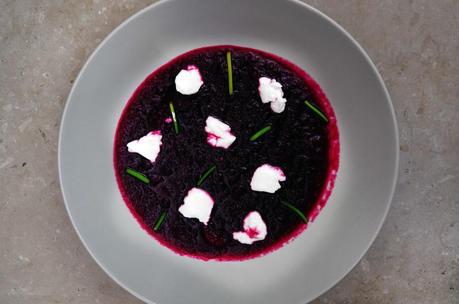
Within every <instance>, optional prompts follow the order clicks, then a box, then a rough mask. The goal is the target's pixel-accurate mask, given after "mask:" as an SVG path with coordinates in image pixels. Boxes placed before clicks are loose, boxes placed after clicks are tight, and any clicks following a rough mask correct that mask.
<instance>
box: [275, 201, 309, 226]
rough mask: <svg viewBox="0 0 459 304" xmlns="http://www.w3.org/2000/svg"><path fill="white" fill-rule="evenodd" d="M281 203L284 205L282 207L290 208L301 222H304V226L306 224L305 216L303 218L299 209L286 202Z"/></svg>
mask: <svg viewBox="0 0 459 304" xmlns="http://www.w3.org/2000/svg"><path fill="white" fill-rule="evenodd" d="M281 203H282V204H283V205H284V206H287V207H288V208H290V209H291V210H292V211H293V212H295V213H296V214H297V215H298V216H299V217H301V219H302V220H303V222H305V223H306V224H307V223H308V219H307V218H306V216H304V214H303V212H301V211H300V209H298V208H297V207H295V206H293V205H292V204H290V203H287V202H284V201H281Z"/></svg>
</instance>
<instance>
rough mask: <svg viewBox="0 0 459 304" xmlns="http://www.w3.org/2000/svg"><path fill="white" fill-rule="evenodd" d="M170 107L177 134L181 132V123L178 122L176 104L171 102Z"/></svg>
mask: <svg viewBox="0 0 459 304" xmlns="http://www.w3.org/2000/svg"><path fill="white" fill-rule="evenodd" d="M169 108H170V109H171V114H172V121H173V122H174V129H175V134H178V133H179V124H178V122H177V117H176V116H175V109H174V104H173V103H172V101H171V102H169Z"/></svg>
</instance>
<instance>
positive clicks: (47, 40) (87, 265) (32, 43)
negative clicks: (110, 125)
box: [0, 0, 459, 304]
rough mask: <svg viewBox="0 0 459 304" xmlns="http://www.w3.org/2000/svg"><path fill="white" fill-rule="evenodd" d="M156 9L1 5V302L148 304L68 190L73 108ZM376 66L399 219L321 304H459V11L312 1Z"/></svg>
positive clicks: (449, 1)
mask: <svg viewBox="0 0 459 304" xmlns="http://www.w3.org/2000/svg"><path fill="white" fill-rule="evenodd" d="M151 2H152V1H141V0H138V1H134V0H126V1H109V0H94V1H89V0H85V1H69V0H65V1H57V0H55V1H51V0H46V1H31V0H29V1H28V0H20V1H14V0H0V303H2V304H3V303H6V304H9V303H39V304H41V303H72V304H74V303H111V304H117V303H140V301H139V300H137V299H135V298H134V297H133V296H131V295H129V294H128V293H127V292H126V291H124V290H123V289H121V288H120V287H118V286H117V285H116V283H114V282H113V281H112V280H111V279H109V278H108V277H107V275H106V274H105V273H104V272H103V271H102V270H101V269H100V268H99V267H98V266H97V265H96V264H95V262H94V261H93V260H92V259H91V257H90V256H89V254H88V253H87V252H86V250H85V249H84V248H83V245H82V244H81V242H80V241H79V239H78V237H77V235H76V234H75V232H74V230H73V228H72V226H71V224H70V221H69V219H68V216H67V214H66V211H65V208H64V204H63V203H62V198H61V194H60V190H59V183H58V175H57V136H58V131H59V130H58V126H59V122H60V116H61V113H62V110H63V107H64V103H65V99H66V97H67V95H68V93H69V91H70V88H71V85H72V82H73V80H74V79H75V77H76V75H77V73H78V71H79V70H80V68H81V67H82V65H83V64H84V62H85V61H86V59H87V58H88V56H89V55H90V53H91V52H92V51H93V50H94V49H95V47H96V46H97V45H98V44H99V43H100V42H101V41H102V39H103V38H104V37H105V36H106V35H107V34H108V33H109V32H110V31H111V30H113V29H114V28H115V27H116V26H117V25H119V24H120V23H121V22H122V21H123V20H124V19H126V18H127V17H129V16H130V15H132V14H133V13H134V12H136V11H138V10H139V9H141V8H143V7H145V6H147V5H148V4H150V3H151ZM307 2H308V3H310V4H312V5H313V6H314V7H316V8H318V9H320V10H322V11H323V12H324V13H326V14H328V15H329V16H330V17H332V18H334V19H335V20H336V21H337V22H338V23H340V24H341V25H342V26H344V28H346V29H347V30H348V31H349V32H350V33H351V34H352V35H353V36H354V37H355V38H356V39H357V41H359V43H361V44H362V46H363V47H364V48H365V49H366V50H367V52H368V53H369V55H370V57H371V58H372V59H373V61H374V62H375V63H376V64H377V66H378V68H379V70H380V72H381V74H382V76H383V78H384V80H385V81H386V84H387V86H388V89H389V91H390V93H391V95H392V99H393V102H394V106H395V110H396V113H397V116H398V123H399V129H400V135H401V138H400V139H401V145H400V151H401V164H400V173H399V182H398V187H397V191H396V195H395V198H394V201H393V204H392V209H391V210H390V213H389V216H388V218H387V221H386V223H385V225H384V227H383V229H382V231H381V233H380V235H379V237H378V238H377V240H376V242H375V243H374V244H373V246H372V247H371V249H370V250H369V251H368V253H367V254H366V255H365V257H364V258H363V259H362V261H361V262H360V263H359V264H358V265H357V266H356V267H355V268H354V270H353V271H352V272H351V273H350V274H349V275H348V276H347V277H346V278H345V279H344V280H342V281H341V282H340V283H339V284H338V285H337V286H335V287H334V288H333V289H332V290H330V291H329V292H327V293H326V294H325V295H323V296H322V297H321V298H320V299H318V300H316V301H315V302H314V303H416V304H418V303H441V304H443V303H448V304H449V303H459V194H458V192H459V181H458V178H459V151H458V150H459V100H458V99H459V87H458V84H459V68H458V66H459V59H458V57H457V55H458V54H459V34H458V32H459V2H457V1H456V0H440V1H435V2H434V1H428V0H410V1H398V0H387V1H376V0H374V1H373V0H371V1H370V0H366V1H365V0H352V1H345V2H344V1H338V0H324V1H320V0H317V1H307Z"/></svg>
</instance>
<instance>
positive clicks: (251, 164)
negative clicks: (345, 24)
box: [114, 46, 339, 260]
mask: <svg viewBox="0 0 459 304" xmlns="http://www.w3.org/2000/svg"><path fill="white" fill-rule="evenodd" d="M338 162H339V138H338V129H337V124H336V118H335V115H334V112H333V109H332V108H331V106H330V103H329V101H328V100H327V98H326V96H325V94H324V93H323V92H322V90H321V89H320V87H319V86H318V84H317V83H316V82H315V81H314V80H313V79H312V78H311V77H310V76H309V75H308V74H306V73H305V72H304V71H303V70H301V69H300V68H299V67H297V66H296V65H294V64H292V63H290V62H288V61H286V60H285V59H282V58H280V57H278V56H275V55H272V54H269V53H266V52H263V51H259V50H255V49H249V48H243V47H237V46H214V47H206V48H200V49H195V50H192V51H190V52H187V53H185V54H183V55H180V56H178V57H176V58H175V59H173V60H172V61H170V62H168V63H166V64H165V65H163V66H161V67H160V68H158V69H157V70H156V71H154V72H153V73H152V74H151V75H149V76H148V77H147V78H146V79H145V80H144V81H143V83H142V84H141V85H140V86H139V87H138V88H137V90H136V91H135V92H134V94H133V95H132V97H131V98H130V100H129V101H128V103H127V105H126V106H125V109H124V111H123V113H122V115H121V118H120V120H119V123H118V127H117V131H116V135H115V144H114V167H115V173H116V178H117V182H118V186H119V189H120V192H121V194H122V196H123V199H124V201H125V202H126V205H127V206H128V208H129V209H130V211H131V212H132V214H133V215H134V216H135V217H136V219H137V221H138V222H139V223H140V225H141V226H142V227H143V228H144V229H145V230H146V231H147V232H148V233H149V234H150V235H152V236H153V237H154V238H155V239H156V240H158V241H159V242H160V243H161V244H162V245H164V246H167V247H168V248H170V249H172V250H173V251H174V252H176V253H179V254H181V255H187V256H191V257H195V258H199V259H203V260H208V259H215V260H243V259H247V258H252V257H256V256H259V255H262V254H265V253H268V252H270V251H272V250H274V249H277V248H279V247H281V246H282V245H283V244H285V243H286V242H288V241H289V240H291V239H293V238H294V237H295V236H297V235H298V234H299V233H300V232H302V231H303V230H304V229H305V228H306V227H307V225H308V223H309V222H310V221H312V220H313V219H314V218H315V217H316V216H317V214H318V213H319V211H320V210H321V208H322V207H323V206H324V205H325V203H326V201H327V199H328V197H329V195H330V193H331V191H332V188H333V185H334V180H335V176H336V173H337V170H338Z"/></svg>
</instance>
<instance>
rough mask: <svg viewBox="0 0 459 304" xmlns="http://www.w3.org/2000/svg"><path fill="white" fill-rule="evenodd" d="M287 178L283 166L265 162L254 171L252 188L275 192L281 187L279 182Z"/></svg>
mask: <svg viewBox="0 0 459 304" xmlns="http://www.w3.org/2000/svg"><path fill="white" fill-rule="evenodd" d="M285 180H286V177H285V174H284V172H283V171H282V169H281V168H279V167H274V166H271V165H268V164H264V165H261V166H260V167H258V168H257V169H256V170H255V172H254V173H253V176H252V180H251V182H250V188H252V190H253V191H261V192H268V193H274V192H276V191H277V190H279V189H280V187H281V185H280V183H279V182H283V181H285Z"/></svg>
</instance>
